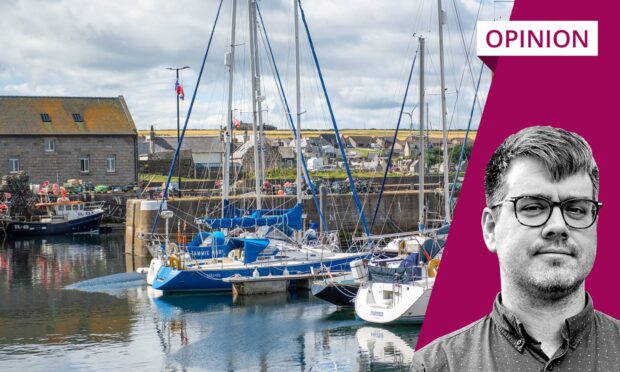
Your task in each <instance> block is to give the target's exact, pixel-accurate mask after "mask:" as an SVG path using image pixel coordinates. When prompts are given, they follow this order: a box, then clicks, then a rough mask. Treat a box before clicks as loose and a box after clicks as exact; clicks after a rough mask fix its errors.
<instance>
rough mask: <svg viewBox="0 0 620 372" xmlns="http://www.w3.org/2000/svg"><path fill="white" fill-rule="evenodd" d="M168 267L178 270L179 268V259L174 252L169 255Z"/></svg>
mask: <svg viewBox="0 0 620 372" xmlns="http://www.w3.org/2000/svg"><path fill="white" fill-rule="evenodd" d="M170 267H172V268H173V269H177V270H179V269H180V268H181V260H179V257H177V255H176V254H173V255H171V256H170Z"/></svg>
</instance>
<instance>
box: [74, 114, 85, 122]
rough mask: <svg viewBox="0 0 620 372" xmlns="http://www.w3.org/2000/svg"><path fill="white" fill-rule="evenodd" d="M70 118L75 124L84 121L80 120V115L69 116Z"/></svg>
mask: <svg viewBox="0 0 620 372" xmlns="http://www.w3.org/2000/svg"><path fill="white" fill-rule="evenodd" d="M71 116H73V121H75V122H76V123H81V122H83V121H84V119H82V114H71Z"/></svg>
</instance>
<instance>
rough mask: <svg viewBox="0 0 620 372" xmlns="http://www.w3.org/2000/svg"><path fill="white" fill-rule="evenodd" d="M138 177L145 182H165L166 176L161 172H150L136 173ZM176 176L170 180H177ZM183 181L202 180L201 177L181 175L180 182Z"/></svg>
mask: <svg viewBox="0 0 620 372" xmlns="http://www.w3.org/2000/svg"><path fill="white" fill-rule="evenodd" d="M138 179H141V180H145V181H147V182H166V180H167V179H168V176H164V175H161V174H150V173H140V174H139V175H138ZM178 180H179V179H178V178H177V176H176V175H175V176H173V177H172V179H171V180H170V182H178ZM183 181H204V179H201V178H189V177H181V182H183Z"/></svg>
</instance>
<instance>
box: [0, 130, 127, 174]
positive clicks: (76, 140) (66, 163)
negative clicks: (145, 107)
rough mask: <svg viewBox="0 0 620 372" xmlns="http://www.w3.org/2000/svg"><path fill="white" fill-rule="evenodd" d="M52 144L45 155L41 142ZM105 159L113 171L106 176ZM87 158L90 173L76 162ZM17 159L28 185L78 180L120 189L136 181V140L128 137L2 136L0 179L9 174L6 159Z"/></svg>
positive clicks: (0, 143)
mask: <svg viewBox="0 0 620 372" xmlns="http://www.w3.org/2000/svg"><path fill="white" fill-rule="evenodd" d="M47 138H53V139H54V140H55V146H54V147H55V148H54V151H45V140H46V139H47ZM108 155H115V157H116V170H115V171H114V172H108V171H107V170H106V168H107V166H106V162H107V160H106V159H107V157H108ZM82 156H89V157H90V171H89V172H87V173H84V172H81V170H80V158H81V157H82ZM14 157H18V158H19V165H20V170H23V171H26V172H27V173H28V175H29V176H30V182H31V183H41V182H43V181H45V180H49V181H50V182H56V181H59V182H61V183H62V182H65V181H66V180H68V179H81V180H83V181H85V182H86V181H89V182H92V183H93V184H95V185H97V184H105V185H112V186H123V185H126V184H128V183H131V182H135V181H137V174H136V169H137V167H136V166H137V164H136V160H137V159H136V138H135V137H131V136H49V137H42V136H41V137H40V136H32V137H31V136H2V137H0V175H4V174H9V173H10V172H9V159H10V158H14Z"/></svg>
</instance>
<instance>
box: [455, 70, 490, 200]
mask: <svg viewBox="0 0 620 372" xmlns="http://www.w3.org/2000/svg"><path fill="white" fill-rule="evenodd" d="M482 71H484V63H482V66H480V74H479V75H478V82H477V83H476V92H475V93H474V102H472V104H471V111H470V112H469V122H468V123H467V131H465V139H464V140H463V145H462V146H461V153H460V154H459V162H458V163H457V168H456V174H455V175H454V182H453V183H452V190H451V191H450V205H452V199H453V198H454V190H456V181H457V180H458V178H459V172H460V171H461V163H462V162H463V156H464V154H465V147H466V145H467V138H468V135H469V128H470V127H471V121H472V118H473V116H474V109H475V107H476V99H478V88H480V80H482Z"/></svg>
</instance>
